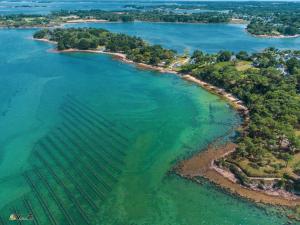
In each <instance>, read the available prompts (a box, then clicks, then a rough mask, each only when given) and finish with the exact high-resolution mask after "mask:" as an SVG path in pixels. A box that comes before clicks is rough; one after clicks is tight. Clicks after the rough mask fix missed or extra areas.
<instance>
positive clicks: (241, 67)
mask: <svg viewBox="0 0 300 225" xmlns="http://www.w3.org/2000/svg"><path fill="white" fill-rule="evenodd" d="M252 67H253V66H252V65H251V62H249V61H237V62H236V64H235V68H236V70H237V71H245V70H247V69H250V68H252Z"/></svg>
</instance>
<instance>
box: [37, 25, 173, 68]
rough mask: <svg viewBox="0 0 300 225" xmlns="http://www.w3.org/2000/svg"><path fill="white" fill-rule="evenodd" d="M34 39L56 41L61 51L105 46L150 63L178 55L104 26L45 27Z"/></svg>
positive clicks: (166, 61) (130, 57)
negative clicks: (98, 27)
mask: <svg viewBox="0 0 300 225" xmlns="http://www.w3.org/2000/svg"><path fill="white" fill-rule="evenodd" d="M34 38H39V39H41V38H46V39H49V40H51V41H55V42H57V48H58V50H66V49H79V50H88V49H93V50H94V49H97V48H99V47H101V48H103V49H104V50H105V51H109V52H118V53H124V54H126V55H127V58H128V59H130V60H133V61H134V62H141V63H146V64H150V65H158V64H160V65H168V64H169V63H170V62H171V61H172V60H174V58H175V54H176V52H175V51H173V50H168V49H164V48H162V47H161V46H160V45H149V44H148V43H146V42H145V41H143V40H142V39H141V38H138V37H132V36H129V35H126V34H117V33H112V32H109V31H107V30H104V29H95V28H76V29H75V28H71V29H54V30H48V29H44V30H40V31H38V32H36V33H35V34H34Z"/></svg>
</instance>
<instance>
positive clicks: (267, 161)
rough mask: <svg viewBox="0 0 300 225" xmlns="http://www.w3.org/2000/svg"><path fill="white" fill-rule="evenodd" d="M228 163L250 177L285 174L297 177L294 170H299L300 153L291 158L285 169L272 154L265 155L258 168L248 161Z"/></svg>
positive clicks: (282, 162) (282, 161)
mask: <svg viewBox="0 0 300 225" xmlns="http://www.w3.org/2000/svg"><path fill="white" fill-rule="evenodd" d="M229 162H233V163H234V164H236V165H237V166H239V167H240V168H241V169H242V170H243V171H244V172H245V173H246V174H247V175H248V176H250V177H282V176H283V175H284V174H285V173H286V174H289V175H290V176H293V177H297V175H296V174H295V173H294V170H296V169H298V170H299V169H300V153H298V154H295V155H294V156H293V158H292V159H291V160H290V161H289V162H288V165H287V167H286V162H285V161H284V160H282V159H278V158H276V157H275V156H273V155H272V154H267V155H266V156H265V157H264V160H263V162H262V165H260V166H255V165H254V164H253V163H251V162H250V161H249V160H248V159H243V160H235V161H233V160H229Z"/></svg>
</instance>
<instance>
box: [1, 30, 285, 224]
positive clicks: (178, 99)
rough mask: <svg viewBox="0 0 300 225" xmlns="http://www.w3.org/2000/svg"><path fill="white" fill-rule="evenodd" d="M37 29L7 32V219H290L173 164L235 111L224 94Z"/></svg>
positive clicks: (232, 119)
mask: <svg viewBox="0 0 300 225" xmlns="http://www.w3.org/2000/svg"><path fill="white" fill-rule="evenodd" d="M32 32H33V31H31V30H26V31H25V30H1V31H0V45H1V46H2V49H1V51H0V71H1V76H0V85H1V88H0V92H1V94H0V115H1V116H0V127H1V129H0V131H1V135H0V146H1V148H0V199H1V201H0V209H1V214H0V219H1V220H0V224H11V223H9V222H7V218H8V216H9V215H10V214H11V213H12V212H18V213H20V214H22V215H26V214H27V213H28V212H30V211H32V212H33V215H34V217H35V221H37V223H35V224H52V225H56V224H71V225H72V224H80V225H82V224H107V225H108V224H109V225H113V224H116V225H117V224H124V225H125V224H126V225H127V224H138V225H142V224H143V225H144V224H157V225H167V224H172V225H176V224H178V225H179V224H180V225H194V224H195V225H199V224H207V225H208V224H209V225H210V224H211V225H215V224H222V225H223V224H224V225H225V224H228V225H229V224H230V225H231V224H232V225H237V224H249V225H252V224H253V225H254V224H255V225H256V224H262V225H268V224H270V225H271V224H272V225H273V224H284V223H285V222H286V218H281V217H279V216H278V214H277V213H276V212H277V211H276V210H275V209H273V208H269V207H262V206H261V207H258V206H257V205H255V204H252V203H249V202H246V201H243V200H241V199H238V198H236V197H233V196H230V195H228V194H226V193H223V192H222V191H220V190H218V189H217V188H215V187H214V186H213V185H211V184H209V183H207V182H206V181H203V183H202V184H201V185H197V184H194V183H192V182H189V181H186V180H183V179H180V178H178V177H176V176H175V175H171V174H169V173H168V172H169V170H170V169H171V168H172V166H173V165H175V163H176V161H177V160H179V159H181V158H183V157H186V156H187V155H190V154H191V153H193V152H195V151H197V150H199V149H203V148H204V147H205V146H206V145H207V144H208V143H210V142H211V141H212V140H214V139H215V138H217V137H219V136H222V135H224V134H225V133H226V132H228V130H230V129H231V128H232V127H233V126H234V125H236V124H238V123H239V122H240V119H239V117H238V115H237V114H236V113H235V112H234V111H233V110H232V109H231V108H230V107H229V106H228V105H227V104H226V103H225V102H224V101H222V100H220V99H219V98H218V97H216V96H214V95H212V94H209V93H208V92H206V91H204V90H203V89H201V88H199V87H197V86H195V85H193V84H190V83H188V82H185V81H183V80H181V79H180V78H178V77H176V76H174V75H169V74H160V73H156V72H150V71H143V70H139V69H136V68H135V67H134V66H132V65H127V64H124V63H122V62H119V61H116V60H113V59H112V58H111V57H109V56H105V55H95V54H79V53H78V54H72V53H71V54H56V53H50V52H48V50H49V49H50V48H52V46H51V45H50V44H46V43H41V42H35V41H32V40H30V39H29V37H30V36H31V35H32ZM1 221H2V222H1ZM23 224H31V222H30V221H27V222H24V223H23ZM32 224H33V223H32Z"/></svg>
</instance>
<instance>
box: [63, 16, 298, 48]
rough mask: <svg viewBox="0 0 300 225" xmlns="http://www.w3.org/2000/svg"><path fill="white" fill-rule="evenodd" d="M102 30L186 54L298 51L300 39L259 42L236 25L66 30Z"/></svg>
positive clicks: (138, 24) (128, 25)
mask: <svg viewBox="0 0 300 225" xmlns="http://www.w3.org/2000/svg"><path fill="white" fill-rule="evenodd" d="M70 26H76V27H85V26H89V27H100V28H105V29H108V30H111V31H113V32H120V33H126V34H130V35H136V36H139V37H142V38H143V39H145V40H147V41H149V42H151V43H155V44H161V45H163V46H165V47H167V48H171V49H175V50H177V51H178V52H183V51H184V50H185V49H186V50H189V51H193V50H195V49H201V50H202V51H205V52H208V53H215V52H218V51H220V50H230V51H234V52H238V51H241V50H245V51H248V52H257V51H261V50H263V49H265V48H267V47H270V46H273V47H276V48H280V49H299V48H300V38H288V39H287V38H278V39H277V38H257V37H254V36H251V35H249V34H248V33H246V32H245V26H244V25H237V24H174V23H145V22H135V23H101V24H99V23H98V24H93V23H86V24H78V25H74V24H72V25H67V27H70Z"/></svg>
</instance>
